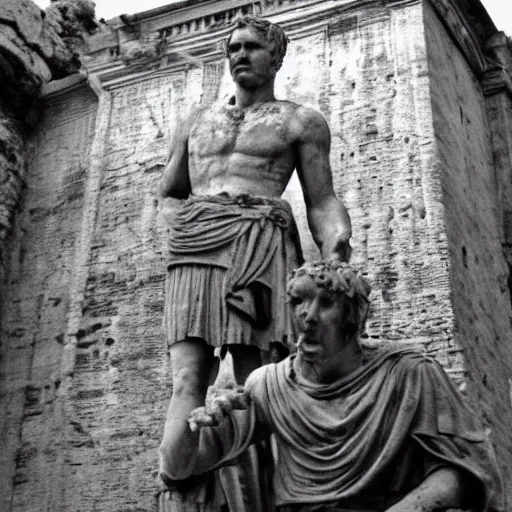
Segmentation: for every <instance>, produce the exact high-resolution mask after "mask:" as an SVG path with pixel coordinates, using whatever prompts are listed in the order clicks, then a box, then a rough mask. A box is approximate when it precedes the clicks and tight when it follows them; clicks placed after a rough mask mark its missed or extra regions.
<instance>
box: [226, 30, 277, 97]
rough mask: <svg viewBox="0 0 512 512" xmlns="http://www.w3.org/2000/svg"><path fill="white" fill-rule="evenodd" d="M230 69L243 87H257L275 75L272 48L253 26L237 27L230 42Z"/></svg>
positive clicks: (234, 78)
mask: <svg viewBox="0 0 512 512" xmlns="http://www.w3.org/2000/svg"><path fill="white" fill-rule="evenodd" d="M228 59H229V70H230V72H231V76H232V77H233V80H234V81H235V82H236V83H237V84H238V85H240V86H241V87H244V88H247V89H255V88H257V87H261V86H262V85H264V84H266V83H267V82H268V81H269V80H271V79H272V78H273V77H274V76H275V70H274V62H273V58H272V48H271V47H270V45H269V44H268V43H267V41H266V39H265V37H264V36H263V34H261V33H260V32H258V31H257V30H255V29H253V28H251V27H244V28H239V29H236V30H235V31H234V32H233V34H232V35H231V39H230V41H229V43H228Z"/></svg>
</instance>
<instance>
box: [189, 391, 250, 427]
mask: <svg viewBox="0 0 512 512" xmlns="http://www.w3.org/2000/svg"><path fill="white" fill-rule="evenodd" d="M220 391H222V394H220ZM215 393H216V396H215V397H213V398H212V399H211V400H210V403H209V405H207V406H204V407H198V408H197V409H194V410H193V411H192V412H191V413H190V417H189V418H188V424H189V427H190V430H191V431H192V432H195V431H197V430H199V429H200V428H203V427H216V426H217V425H218V424H219V423H220V421H221V420H222V418H223V417H224V416H227V415H228V414H229V413H230V412H231V411H233V410H237V409H238V410H240V409H247V407H249V405H250V403H251V397H250V396H249V394H248V393H246V392H245V391H244V388H243V386H241V387H238V388H236V389H224V390H215Z"/></svg>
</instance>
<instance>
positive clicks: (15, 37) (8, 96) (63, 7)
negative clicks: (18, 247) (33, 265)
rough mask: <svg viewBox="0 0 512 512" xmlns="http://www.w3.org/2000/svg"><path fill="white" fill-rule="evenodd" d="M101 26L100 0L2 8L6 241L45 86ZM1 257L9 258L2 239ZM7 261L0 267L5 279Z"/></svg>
mask: <svg viewBox="0 0 512 512" xmlns="http://www.w3.org/2000/svg"><path fill="white" fill-rule="evenodd" d="M95 28H96V22H95V21H94V4H93V3H91V2H89V1H87V0H76V1H74V2H71V1H67V2H64V1H58V2H53V3H52V5H51V6H50V7H49V8H48V10H47V11H46V13H45V12H43V11H41V9H39V7H37V5H36V4H34V3H33V2H31V1H30V0H21V1H18V0H4V1H3V2H2V8H1V9H0V74H1V77H2V83H1V86H0V184H1V185H2V188H1V191H0V241H1V240H3V239H4V238H5V237H6V235H7V234H8V233H9V230H10V227H11V224H12V222H13V217H14V213H15V210H16V207H17V205H18V203H19V200H20V192H21V186H22V183H23V176H24V172H25V168H24V162H25V156H24V154H25V152H26V148H25V147H24V146H25V142H26V141H25V135H26V133H27V132H28V131H29V128H30V125H31V124H32V121H33V119H32V118H34V104H35V102H36V98H37V95H38V93H39V90H40V88H41V86H42V85H43V84H45V83H47V82H49V81H50V80H51V79H52V77H53V78H60V77H63V76H66V75H69V74H70V73H74V72H76V71H77V70H78V69H79V68H80V66H81V62H80V59H79V53H78V46H80V44H82V45H83V32H87V31H90V30H93V29H95ZM0 252H1V258H2V259H5V258H7V256H6V254H5V252H6V251H5V247H4V246H3V244H2V245H0ZM4 270H5V267H3V268H0V282H3V276H4Z"/></svg>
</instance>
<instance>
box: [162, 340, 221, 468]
mask: <svg viewBox="0 0 512 512" xmlns="http://www.w3.org/2000/svg"><path fill="white" fill-rule="evenodd" d="M169 350H170V356H171V367H172V381H173V388H172V397H171V402H170V404H169V409H168V412H167V419H166V422H165V431H164V437H163V441H162V447H163V448H164V449H165V450H166V452H167V453H168V457H167V460H176V461H184V460H191V461H192V460H193V458H194V457H193V455H194V450H195V449H196V447H194V446H193V443H190V446H187V443H186V442H184V439H187V437H188V436H189V435H190V431H189V426H188V418H189V416H190V413H191V412H192V411H193V410H194V409H196V408H197V407H201V406H203V405H204V401H205V397H206V392H207V389H208V382H209V378H210V373H211V370H212V367H213V363H214V358H213V349H212V347H209V346H208V345H207V344H206V343H205V342H204V340H201V339H196V338H189V339H186V340H184V341H180V342H178V343H175V344H173V345H171V347H170V349H169ZM189 452H190V453H189ZM185 473H187V470H186V469H185Z"/></svg>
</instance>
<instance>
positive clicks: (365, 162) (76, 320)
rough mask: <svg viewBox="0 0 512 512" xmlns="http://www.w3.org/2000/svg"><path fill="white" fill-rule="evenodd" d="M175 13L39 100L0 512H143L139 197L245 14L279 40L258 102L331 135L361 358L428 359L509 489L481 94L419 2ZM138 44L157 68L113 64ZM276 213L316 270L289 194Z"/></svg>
mask: <svg viewBox="0 0 512 512" xmlns="http://www.w3.org/2000/svg"><path fill="white" fill-rule="evenodd" d="M434 3H439V2H434ZM470 3H474V2H470ZM189 4H190V2H189V3H187V2H185V3H183V4H179V5H178V6H177V7H175V8H174V10H173V8H172V7H171V8H162V9H160V10H156V11H154V12H153V13H151V12H150V13H148V14H147V15H144V14H141V15H135V16H133V17H131V18H130V19H129V20H128V22H129V23H128V25H126V24H125V22H122V21H121V20H119V19H117V20H113V21H112V22H111V26H112V27H113V28H112V30H111V32H110V33H109V32H102V33H101V34H98V35H97V36H95V37H94V38H92V39H91V40H90V41H89V48H90V53H89V55H88V57H87V67H88V71H89V79H88V81H87V80H85V79H84V80H80V79H68V81H64V82H56V83H54V84H53V85H52V86H51V87H49V88H48V87H47V88H46V89H45V91H46V93H45V94H46V96H45V109H44V117H43V119H42V120H41V123H40V125H39V127H38V130H37V132H36V135H35V136H34V137H32V138H31V141H30V142H31V147H32V148H33V149H32V150H31V152H30V160H29V166H28V170H27V177H26V181H27V191H26V194H25V197H24V200H23V202H22V205H21V212H20V214H19V215H18V217H17V220H16V227H15V230H14V234H13V236H12V242H11V252H10V263H9V265H10V267H9V278H10V279H9V284H8V286H7V287H6V288H5V291H3V292H2V304H3V305H2V325H1V328H2V348H1V351H2V352H1V353H2V359H0V372H1V373H0V386H1V389H2V392H1V394H0V406H1V407H2V408H3V410H5V411H7V413H6V415H5V417H4V418H3V419H2V420H1V422H2V423H1V429H2V433H5V436H4V435H3V436H2V441H1V443H2V444H1V446H2V448H3V450H2V452H1V453H2V455H1V457H2V462H3V464H2V465H1V470H0V485H1V487H0V508H2V510H3V509H4V508H5V510H9V512H31V511H36V510H41V509H44V510H52V511H54V510H55V511H58V510H62V511H75V510H82V511H98V512H102V511H111V510H118V511H121V510H122V511H128V510H131V511H135V510H137V511H139V512H142V511H147V512H149V511H154V510H157V508H158V504H157V501H158V500H157V498H156V496H155V493H156V492H157V490H158V477H157V447H158V444H159V442H160V437H161V433H162V430H163V420H164V417H165V414H166V408H167V405H168V400H169V398H170V394H171V389H170V368H169V361H168V358H167V354H166V347H165V343H164V338H163V330H162V326H161V316H162V312H163V301H164V293H163V284H164V280H165V266H166V240H167V234H168V231H167V228H166V225H165V222H164V221H163V219H162V218H160V216H159V205H158V201H157V199H156V195H155V190H156V185H157V182H158V180H159V177H160V173H161V171H162V169H163V166H164V164H165V162H166V159H167V155H168V152H169V148H170V144H171V143H172V133H173V130H174V129H175V127H176V126H177V125H179V123H180V122H181V120H182V119H183V117H184V116H186V114H187V113H188V112H189V111H190V109H191V108H192V107H193V106H194V105H196V104H199V103H202V104H208V103H210V102H212V101H214V100H216V99H224V100H225V99H227V97H228V96H229V94H230V91H231V85H230V77H229V73H228V71H227V69H226V66H225V64H224V62H223V59H222V55H221V51H220V49H219V47H218V45H217V42H218V41H220V40H221V39H222V37H224V36H225V34H226V33H227V30H228V25H227V23H226V20H228V21H229V19H231V16H232V15H235V14H237V11H238V10H239V11H240V13H242V12H248V11H249V8H250V9H253V10H255V11H256V12H262V11H263V12H264V13H265V14H266V15H267V16H269V17H270V18H271V19H273V20H274V21H277V22H279V23H282V24H283V26H284V27H285V29H286V30H287V32H288V34H289V37H290V40H291V43H290V49H289V53H288V55H287V57H286V59H285V62H284V64H283V68H282V70H281V71H280V74H279V75H278V80H277V83H276V92H277V96H278V97H280V98H286V99H289V100H292V101H297V102H300V103H305V104H308V105H310V106H312V107H314V108H316V109H318V110H320V111H321V112H322V113H323V115H324V116H325V117H326V119H327V121H328V123H329V125H330V127H331V132H332V149H331V165H332V169H333V175H334V185H335V190H336V192H337V194H338V195H339V197H340V198H342V199H343V200H344V202H345V204H346V205H347V207H348V209H349V212H350V214H351V217H352V221H353V229H354V239H353V246H354V254H353V260H352V261H353V263H354V264H355V265H358V266H363V267H365V268H366V269H367V270H368V274H369V278H370V280H371V281H372V282H373V293H372V301H373V304H372V310H371V316H370V319H369V323H368V327H367V333H366V341H367V342H369V343H380V342H386V341H388V340H399V341H403V342H404V343H405V342H409V343H414V344H418V345H420V346H421V347H422V348H423V349H424V350H425V351H427V352H429V353H431V354H434V355H435V357H436V358H438V359H439V360H440V361H441V363H442V364H443V365H444V366H445V368H446V369H447V371H448V372H449V373H450V374H451V375H452V377H453V378H454V379H455V380H456V382H457V383H458V384H460V385H461V387H462V388H464V387H465V386H467V387H468V394H469V396H470V398H471V399H472V400H473V401H476V403H478V404H481V403H484V404H486V405H483V406H482V409H481V412H482V414H483V416H484V419H485V422H486V425H487V426H488V427H489V431H490V433H491V437H492V440H493V442H494V443H495V446H496V447H497V449H498V450H497V451H498V454H499V455H500V456H501V463H502V466H503V468H504V470H505V471H506V474H507V475H508V474H509V468H508V463H507V460H508V459H509V458H510V455H511V454H512V444H511V437H510V433H509V429H508V425H509V424H510V422H509V420H508V418H509V417H510V414H511V408H510V398H509V397H508V395H507V393H508V380H507V379H509V378H510V376H509V375H508V373H507V372H508V368H510V363H509V361H510V357H511V354H510V349H509V347H507V345H506V343H503V341H504V340H505V339H506V338H507V335H508V334H510V324H509V318H510V316H511V315H512V312H511V307H510V300H509V291H508V288H507V268H506V264H505V260H504V257H503V251H502V248H501V238H500V236H501V235H500V233H501V232H502V231H501V230H502V226H501V224H500V222H501V221H500V218H501V217H500V215H501V214H500V211H501V210H500V208H498V207H497V202H496V200H495V197H496V192H497V191H496V184H495V182H494V181H493V162H492V147H493V146H492V144H491V131H490V129H489V124H488V122H487V117H486V116H487V107H486V103H485V101H486V100H484V97H483V92H482V87H481V84H480V82H479V77H478V76H477V74H476V72H475V70H474V68H473V67H472V64H471V63H470V61H468V59H467V57H466V56H465V54H464V53H463V52H462V51H461V48H460V46H458V45H457V44H456V43H454V39H453V37H452V36H451V35H449V34H450V30H451V29H449V27H446V26H445V25H443V24H442V23H441V21H440V19H441V18H440V15H439V11H438V10H436V11H434V10H433V9H432V8H431V7H430V3H429V2H427V1H424V2H420V1H418V2H408V3H403V2H396V3H395V2H388V3H386V4H383V3H381V2H374V3H373V2H370V3H367V4H365V7H364V8H361V7H360V5H359V4H358V2H352V3H351V2H348V3H347V2H344V3H339V4H337V3H333V2H315V1H312V0H311V1H310V0H303V1H301V2H300V3H297V4H294V5H292V4H291V3H289V2H288V3H286V2H276V3H272V6H270V2H267V1H264V2H263V1H262V2H247V1H243V0H237V1H236V2H218V3H217V5H216V6H215V8H216V9H217V10H218V11H219V13H220V14H215V13H213V14H212V13H210V11H209V10H208V9H211V8H212V5H211V4H208V3H202V4H200V5H199V4H196V5H189ZM235 4H236V5H235ZM249 4H250V5H249ZM166 9H167V10H166ZM223 9H224V10H223ZM436 9H439V6H437V7H436ZM244 10H245V11H244ZM232 11H233V12H232ZM233 13H234V14H233ZM180 20H181V21H180ZM187 20H188V21H187ZM141 41H142V44H143V45H145V46H144V47H146V46H147V45H148V44H149V45H151V44H153V49H154V50H155V51H154V52H153V51H152V52H145V53H144V52H142V53H141V52H139V53H137V52H133V51H131V50H130V51H131V53H130V52H128V54H129V55H130V56H131V57H130V59H127V58H126V55H127V53H126V51H124V50H125V49H126V48H125V47H123V45H124V44H126V45H128V48H131V49H132V50H133V48H134V47H135V46H136V45H137V44H139V43H140V42H141ZM155 41H156V42H158V41H159V44H156V45H155V44H154V43H155ZM313 70H314V72H313ZM93 89H94V91H96V92H93ZM285 195H286V197H288V198H289V200H290V201H291V203H292V205H293V208H294V211H295V213H296V216H297V219H298V221H299V225H300V230H301V237H302V239H303V243H304V247H305V252H306V255H307V256H308V257H309V258H313V257H315V254H317V253H316V249H315V248H314V247H313V243H312V240H311V238H310V237H309V235H308V233H307V227H306V220H305V211H304V205H303V202H302V199H301V193H300V186H299V185H298V182H297V180H296V177H295V178H293V180H292V182H291V184H290V186H289V187H288V190H287V192H286V194H285ZM463 247H464V248H465V251H463ZM477 259H478V262H477V261H476V260H477ZM484 376H485V379H484ZM509 479H510V478H509ZM2 500H3V501H2ZM2 505H3V507H2ZM172 507H174V508H172V511H173V512H177V511H178V510H180V509H183V510H187V512H188V511H191V510H192V508H190V507H189V506H186V505H183V504H182V505H179V504H174V505H172ZM180 507H181V508H180Z"/></svg>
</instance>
